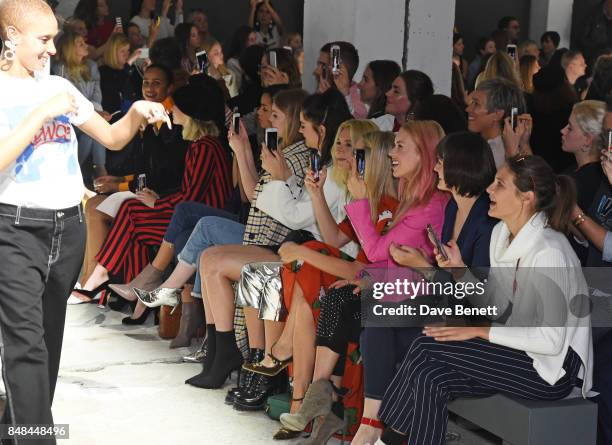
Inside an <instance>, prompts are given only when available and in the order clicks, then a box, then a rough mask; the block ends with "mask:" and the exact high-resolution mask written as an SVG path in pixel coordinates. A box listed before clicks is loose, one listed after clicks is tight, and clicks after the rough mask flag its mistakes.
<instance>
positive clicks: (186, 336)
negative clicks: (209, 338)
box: [170, 300, 204, 349]
mask: <svg viewBox="0 0 612 445" xmlns="http://www.w3.org/2000/svg"><path fill="white" fill-rule="evenodd" d="M202 324H204V310H203V309H202V303H200V301H199V300H197V301H192V302H191V303H183V308H182V312H181V326H180V328H179V331H178V334H177V336H176V337H175V338H174V339H173V340H172V341H171V342H170V349H175V348H184V347H185V346H189V345H190V344H191V339H192V338H194V337H195V336H196V334H197V332H198V328H199V327H200V326H202Z"/></svg>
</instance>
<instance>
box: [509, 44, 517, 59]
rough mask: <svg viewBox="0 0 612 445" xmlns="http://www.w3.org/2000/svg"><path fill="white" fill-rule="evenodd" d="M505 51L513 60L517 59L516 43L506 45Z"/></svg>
mask: <svg viewBox="0 0 612 445" xmlns="http://www.w3.org/2000/svg"><path fill="white" fill-rule="evenodd" d="M506 52H507V53H508V55H509V56H510V57H512V60H514V61H515V62H516V61H517V60H518V59H517V54H518V49H517V47H516V45H514V44H513V43H511V44H509V45H507V46H506Z"/></svg>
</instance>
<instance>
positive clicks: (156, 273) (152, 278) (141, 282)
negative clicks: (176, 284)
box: [108, 263, 164, 301]
mask: <svg viewBox="0 0 612 445" xmlns="http://www.w3.org/2000/svg"><path fill="white" fill-rule="evenodd" d="M163 274H164V272H163V271H161V270H157V269H156V268H155V267H153V265H152V264H150V263H149V264H147V267H145V268H144V269H142V272H140V273H139V274H138V275H137V276H136V278H134V279H133V280H132V281H130V282H129V283H127V284H110V285H109V286H108V287H110V288H111V289H112V291H113V292H115V293H116V294H117V295H119V296H120V297H121V298H125V299H126V300H128V301H135V300H136V294H135V293H134V292H133V290H132V289H134V288H135V287H137V288H138V289H142V290H148V291H151V290H154V289H155V288H157V286H159V285H160V284H162V282H163Z"/></svg>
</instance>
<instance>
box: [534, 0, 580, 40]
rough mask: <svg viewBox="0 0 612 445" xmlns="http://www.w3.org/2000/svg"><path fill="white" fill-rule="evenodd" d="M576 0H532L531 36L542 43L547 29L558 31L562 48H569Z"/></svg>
mask: <svg viewBox="0 0 612 445" xmlns="http://www.w3.org/2000/svg"><path fill="white" fill-rule="evenodd" d="M573 5H574V0H532V2H531V20H530V25H529V38H530V39H531V40H535V41H536V42H538V44H539V43H540V37H541V36H542V34H544V32H546V31H557V32H558V33H559V35H560V36H561V43H560V44H559V47H560V48H563V47H565V48H569V46H570V37H571V34H572V8H573Z"/></svg>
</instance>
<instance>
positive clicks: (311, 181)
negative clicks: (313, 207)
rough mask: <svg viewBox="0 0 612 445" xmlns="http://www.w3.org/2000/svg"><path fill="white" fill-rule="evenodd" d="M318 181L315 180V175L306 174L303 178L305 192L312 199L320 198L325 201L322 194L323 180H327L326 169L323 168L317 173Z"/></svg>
mask: <svg viewBox="0 0 612 445" xmlns="http://www.w3.org/2000/svg"><path fill="white" fill-rule="evenodd" d="M318 178H319V179H318V180H316V179H315V175H314V174H313V172H312V171H310V170H309V171H307V172H306V177H305V178H304V185H305V186H306V190H307V191H308V193H309V194H310V196H311V197H312V198H313V199H316V198H322V199H323V200H325V195H324V194H323V186H324V185H325V180H326V179H327V168H325V167H323V169H322V170H321V171H320V172H318Z"/></svg>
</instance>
